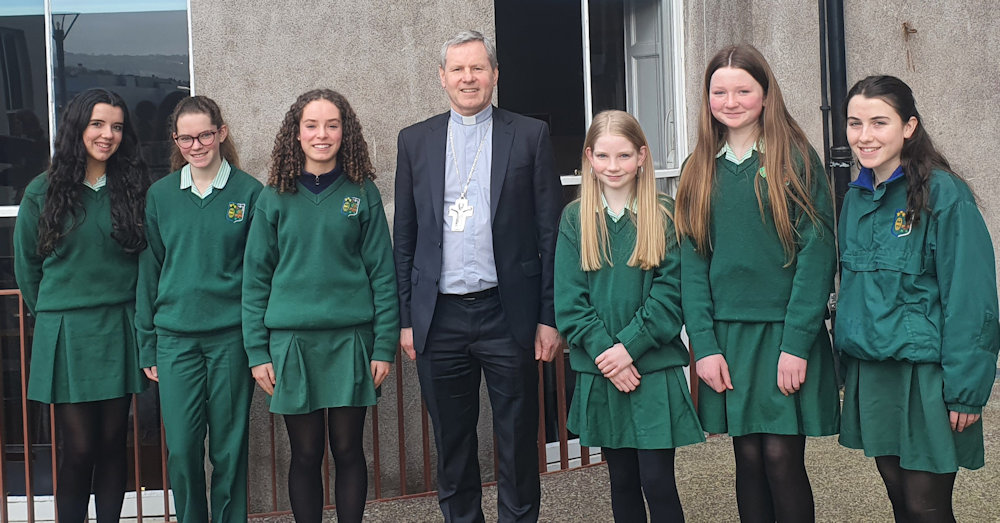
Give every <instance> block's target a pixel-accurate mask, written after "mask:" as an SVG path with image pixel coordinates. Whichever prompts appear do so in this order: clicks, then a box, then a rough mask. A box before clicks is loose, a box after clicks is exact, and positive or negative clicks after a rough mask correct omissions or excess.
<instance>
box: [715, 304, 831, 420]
mask: <svg viewBox="0 0 1000 523" xmlns="http://www.w3.org/2000/svg"><path fill="white" fill-rule="evenodd" d="M783 329H784V324H783V323H781V322H760V323H749V322H726V321H716V322H715V336H716V338H717V339H718V341H719V346H720V347H721V348H722V351H723V355H724V356H725V357H726V363H727V364H728V365H729V375H730V379H731V380H732V384H733V390H728V391H725V392H722V393H718V392H715V391H714V390H712V389H711V388H710V387H709V386H708V385H706V384H705V383H704V382H702V381H700V380H699V386H698V415H699V417H700V419H701V424H702V426H703V427H704V428H705V430H706V431H708V432H710V433H712V434H722V433H729V434H730V435H731V436H743V435H746V434H756V433H763V434H802V435H806V436H827V435H830V434H836V433H837V431H838V429H839V426H840V393H839V390H838V387H837V380H836V374H835V372H834V362H833V352H832V349H831V346H830V337H829V335H828V334H827V332H826V329H825V328H823V327H822V326H820V327H818V328H817V331H816V338H815V340H814V341H813V344H812V346H811V347H810V349H809V358H808V365H807V367H806V379H805V381H804V382H803V383H802V388H801V389H799V391H798V392H796V393H795V394H791V395H788V396H785V395H783V394H782V393H781V391H780V390H779V389H778V357H779V356H780V355H781V351H780V349H779V347H780V346H781V336H782V332H783Z"/></svg>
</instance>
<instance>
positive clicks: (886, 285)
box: [834, 169, 1000, 414]
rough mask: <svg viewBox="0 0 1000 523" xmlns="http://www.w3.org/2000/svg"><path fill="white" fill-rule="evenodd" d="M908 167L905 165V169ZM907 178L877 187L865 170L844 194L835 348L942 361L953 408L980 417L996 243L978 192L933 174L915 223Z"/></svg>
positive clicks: (985, 395) (993, 328)
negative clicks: (910, 211) (908, 211)
mask: <svg viewBox="0 0 1000 523" xmlns="http://www.w3.org/2000/svg"><path fill="white" fill-rule="evenodd" d="M899 172H900V173H902V171H899ZM906 190H907V181H906V176H905V174H901V175H900V176H895V175H894V176H893V177H891V178H890V179H889V180H888V181H886V182H885V183H882V184H881V185H879V186H878V187H873V184H872V176H871V172H870V171H868V170H867V169H866V170H862V172H861V173H860V174H859V175H858V179H857V180H856V181H855V182H853V183H851V186H850V189H849V190H848V191H847V195H846V196H845V197H844V208H843V211H842V212H841V219H840V260H841V284H840V299H839V300H838V302H837V303H838V305H839V307H838V311H837V325H836V336H835V337H834V339H835V341H836V344H837V349H838V350H840V351H842V352H844V353H845V354H847V355H849V356H851V357H853V358H857V359H861V360H866V361H885V360H897V361H909V362H913V363H936V364H939V365H941V367H942V369H943V378H944V391H943V393H944V401H945V403H946V404H947V406H948V410H953V411H956V412H966V413H971V414H978V413H980V412H981V411H982V407H983V405H986V401H987V400H988V399H989V397H990V390H991V388H992V386H993V380H994V378H995V376H996V362H997V351H998V349H1000V324H998V322H997V316H998V306H997V284H996V274H995V272H994V260H993V243H992V242H991V241H990V233H989V230H988V229H987V228H986V223H985V222H984V221H983V217H982V214H980V212H979V208H978V207H977V206H976V199H975V196H973V194H972V191H971V190H970V189H969V187H968V185H966V184H965V183H964V182H963V181H962V180H960V179H959V178H957V177H955V176H953V175H952V174H950V173H948V172H945V171H941V170H934V171H933V172H932V173H931V177H930V183H929V191H928V197H929V201H928V206H929V209H928V210H926V211H924V212H923V213H922V214H921V216H920V222H919V223H917V225H916V226H912V225H911V223H910V220H908V219H907V217H906V207H907V205H906Z"/></svg>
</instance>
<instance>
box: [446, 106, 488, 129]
mask: <svg viewBox="0 0 1000 523" xmlns="http://www.w3.org/2000/svg"><path fill="white" fill-rule="evenodd" d="M492 117H493V106H492V105H487V106H486V109H483V110H482V111H479V112H478V113H476V114H474V115H472V116H463V115H461V114H458V112H456V111H455V110H454V109H452V110H451V120H452V121H453V122H455V123H458V124H462V125H476V124H480V123H483V122H485V121H487V120H489V119H490V118H492Z"/></svg>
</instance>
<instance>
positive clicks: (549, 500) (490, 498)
mask: <svg viewBox="0 0 1000 523" xmlns="http://www.w3.org/2000/svg"><path fill="white" fill-rule="evenodd" d="M984 418H985V420H986V425H985V440H986V466H985V467H983V468H982V469H979V470H973V471H969V470H964V469H963V470H962V471H961V472H959V474H958V479H957V480H956V482H955V496H954V507H955V516H956V518H957V519H958V521H960V522H962V521H968V522H973V521H974V522H980V521H998V522H1000V496H998V495H997V491H998V490H1000V383H998V384H997V385H995V386H994V388H993V397H992V400H991V402H990V405H988V406H987V408H986V411H985V412H984ZM806 466H807V468H808V471H809V478H810V480H811V483H812V489H813V495H814V497H815V500H816V520H817V521H821V522H822V521H828V522H878V521H892V509H891V507H890V506H889V500H888V498H887V497H886V494H885V488H884V487H883V485H882V481H881V478H880V477H879V475H878V471H877V470H876V469H875V461H874V460H872V459H869V458H865V456H864V454H863V453H862V452H861V451H857V450H851V449H846V448H843V447H841V446H840V445H839V444H838V443H837V439H836V437H835V436H831V437H826V438H810V439H809V442H808V444H807V447H806ZM676 471H677V484H678V489H679V491H680V496H681V501H682V503H683V504H684V512H685V514H686V517H687V521H688V522H719V521H737V520H738V519H739V518H738V516H737V512H736V495H735V491H734V489H735V483H734V462H733V451H732V442H731V441H730V439H729V438H728V437H726V436H716V437H712V438H709V440H708V441H707V442H705V443H702V444H699V445H693V446H689V447H683V448H681V449H678V451H677V459H676ZM483 509H484V512H485V515H486V521H496V488H495V487H491V488H486V489H484V491H483ZM327 518H328V519H326V521H336V516H335V515H334V514H333V513H329V514H327ZM539 520H540V521H544V522H567V523H583V522H591V521H611V520H612V517H611V501H610V495H609V491H608V471H607V468H606V467H605V466H604V465H594V466H591V467H588V468H583V469H575V470H571V471H566V472H557V473H552V474H547V475H544V476H542V506H541V513H540V516H539ZM266 521H269V522H291V521H293V519H292V517H291V516H283V517H278V518H269V519H267V520H266ZM365 521H372V522H393V523H395V522H436V521H441V514H440V512H439V511H438V507H437V498H435V497H433V496H431V497H423V498H417V499H408V500H399V501H384V502H381V501H379V502H372V503H369V504H368V507H367V509H366V510H365Z"/></svg>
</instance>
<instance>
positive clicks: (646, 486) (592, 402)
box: [555, 111, 704, 522]
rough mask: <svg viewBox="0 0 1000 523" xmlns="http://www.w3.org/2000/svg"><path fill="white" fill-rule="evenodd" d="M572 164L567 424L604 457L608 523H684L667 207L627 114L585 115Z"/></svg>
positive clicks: (694, 438)
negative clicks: (575, 182)
mask: <svg viewBox="0 0 1000 523" xmlns="http://www.w3.org/2000/svg"><path fill="white" fill-rule="evenodd" d="M582 165H583V173H584V175H583V183H582V188H581V196H580V199H579V200H577V201H574V202H572V203H571V204H570V205H569V206H567V208H566V209H565V210H564V211H563V216H562V222H561V224H560V226H559V239H558V242H557V245H556V271H555V274H556V277H555V309H556V323H557V325H558V327H559V330H560V331H561V332H562V334H563V335H564V336H565V337H566V340H567V342H568V343H569V346H570V364H571V366H572V368H573V370H575V371H576V372H577V381H576V389H575V392H574V395H573V403H572V407H571V408H570V414H569V420H568V423H567V424H568V426H569V429H570V430H571V431H572V432H574V433H577V434H579V435H580V443H581V445H586V446H588V447H602V448H603V450H604V455H605V458H606V459H607V462H608V473H609V475H610V476H611V506H612V510H613V512H614V516H615V520H616V521H628V522H633V521H646V507H647V505H648V508H649V514H650V517H651V519H652V520H653V521H683V519H684V512H683V510H682V509H681V503H680V499H679V497H678V495H677V487H676V483H675V481H674V448H676V447H679V446H681V445H689V444H691V443H697V442H699V441H703V440H704V435H703V433H702V430H701V426H700V425H699V423H698V418H697V415H696V413H695V410H694V405H693V404H692V403H691V397H690V394H689V392H688V389H687V385H686V382H685V380H684V375H683V372H682V369H681V368H682V367H683V366H684V365H685V363H686V362H687V361H688V356H687V350H686V349H685V347H684V345H683V343H682V342H681V340H680V330H681V323H682V320H681V302H680V250H679V249H678V247H677V242H676V236H675V233H674V231H673V224H672V223H671V214H670V213H671V209H672V207H673V201H672V200H671V199H670V198H669V197H668V196H665V195H662V194H657V192H656V185H655V183H654V174H653V173H654V171H653V161H652V157H651V156H650V154H649V146H648V144H647V141H646V136H645V134H644V133H643V132H642V128H640V126H639V122H637V121H636V119H635V118H633V117H632V116H631V115H629V114H628V113H625V112H622V111H605V112H602V113H600V114H598V115H597V116H595V117H594V121H593V123H592V124H591V126H590V130H589V131H588V132H587V137H586V140H585V142H584V151H583V159H582ZM643 494H645V502H644V501H643Z"/></svg>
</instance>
